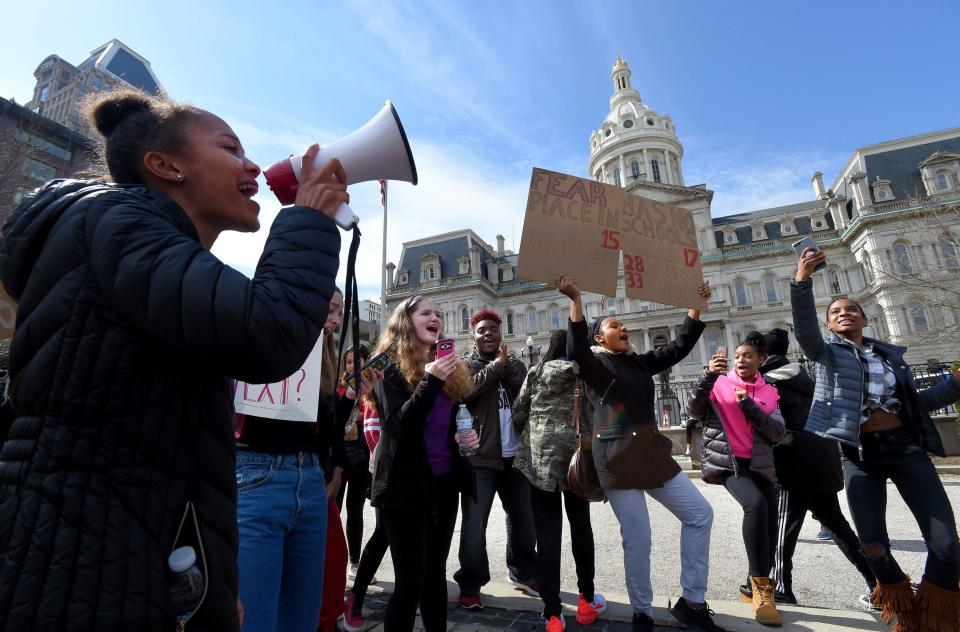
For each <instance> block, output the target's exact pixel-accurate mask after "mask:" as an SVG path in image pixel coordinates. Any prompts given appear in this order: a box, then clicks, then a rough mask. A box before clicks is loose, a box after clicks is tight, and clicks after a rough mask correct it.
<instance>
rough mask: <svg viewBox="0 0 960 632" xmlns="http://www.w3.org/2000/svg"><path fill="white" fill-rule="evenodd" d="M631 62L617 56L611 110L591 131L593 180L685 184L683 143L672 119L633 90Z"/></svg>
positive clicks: (624, 184) (590, 164)
mask: <svg viewBox="0 0 960 632" xmlns="http://www.w3.org/2000/svg"><path fill="white" fill-rule="evenodd" d="M631 74H632V73H631V72H630V66H628V65H627V62H625V61H623V59H621V58H620V56H619V55H617V60H616V62H614V64H613V70H612V71H611V79H612V80H613V95H612V96H611V97H610V111H609V113H608V114H607V116H606V118H605V119H604V120H603V122H602V123H601V124H600V129H598V130H596V131H595V132H593V133H592V134H591V135H590V163H589V166H588V169H589V171H590V174H591V175H592V176H593V178H594V179H595V180H599V181H601V182H606V183H608V184H616V185H617V186H623V187H627V186H629V185H630V184H632V183H634V182H638V181H649V182H659V183H662V184H672V185H678V186H683V172H682V171H681V168H680V161H681V160H682V158H683V145H681V144H680V141H679V140H678V139H677V134H676V130H675V129H674V127H673V120H672V119H671V118H670V117H669V116H668V115H666V114H663V115H661V114H657V113H656V112H654V111H653V110H652V109H650V108H649V107H647V105H646V104H645V103H643V102H642V100H641V99H640V93H639V92H637V91H636V90H634V89H633V87H632V85H631V82H630V78H631Z"/></svg>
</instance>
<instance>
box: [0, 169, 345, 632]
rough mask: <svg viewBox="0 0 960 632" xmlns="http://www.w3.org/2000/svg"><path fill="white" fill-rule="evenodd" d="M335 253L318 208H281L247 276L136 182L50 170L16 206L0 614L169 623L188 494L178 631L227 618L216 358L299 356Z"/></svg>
mask: <svg viewBox="0 0 960 632" xmlns="http://www.w3.org/2000/svg"><path fill="white" fill-rule="evenodd" d="M339 251H340V236H339V233H338V231H337V228H336V225H335V224H334V223H333V222H332V221H331V220H330V219H328V218H327V217H326V216H324V215H323V214H322V213H319V212H317V211H314V210H312V209H308V208H301V207H294V208H291V209H288V210H284V211H283V212H281V213H280V215H279V216H278V217H277V219H276V220H275V221H274V223H273V227H272V229H271V231H270V237H269V238H268V240H267V242H266V247H265V249H264V252H263V255H262V257H261V259H260V264H259V266H258V268H257V274H256V276H255V278H254V280H253V281H251V280H249V279H247V278H246V277H244V276H243V275H242V274H241V273H239V272H237V271H236V270H233V269H231V268H229V267H227V266H225V265H223V264H222V263H221V262H220V261H219V260H218V259H217V258H216V257H214V256H213V255H212V254H210V252H208V251H207V250H205V249H204V248H203V247H202V246H201V244H200V241H199V238H198V236H197V233H196V230H195V229H194V226H193V224H192V223H191V221H190V220H189V218H188V217H187V216H186V214H185V213H184V211H183V210H182V209H181V208H180V206H178V205H177V204H176V203H175V202H173V200H171V199H170V198H168V197H167V196H165V195H163V194H161V193H158V192H155V191H152V190H149V189H146V188H143V187H136V188H134V187H117V186H109V185H102V184H96V183H91V182H81V181H75V180H74V181H69V180H68V181H55V182H53V183H50V184H49V185H47V186H45V187H44V188H42V189H41V190H39V191H38V193H37V194H36V195H35V197H32V198H30V199H28V200H27V201H25V202H24V203H23V204H22V205H21V206H20V207H19V208H18V210H17V211H16V213H15V214H14V215H13V216H12V217H11V218H10V220H9V221H8V222H7V225H6V226H5V227H4V235H3V241H2V244H0V270H2V280H3V284H4V285H5V287H6V289H7V291H8V292H9V293H10V295H11V296H13V297H14V298H15V299H17V300H18V301H19V311H18V314H17V330H16V334H15V336H14V338H13V342H12V345H11V352H10V372H11V375H12V381H11V387H10V392H11V397H12V399H13V402H14V408H15V411H16V416H17V417H16V420H15V421H14V422H13V425H12V427H11V429H10V432H9V436H8V437H6V442H5V443H4V444H3V447H2V452H0V630H11V631H14V630H16V631H20V630H43V631H44V632H54V631H56V630H164V631H169V630H173V629H175V623H174V614H175V613H174V612H173V611H172V607H171V604H170V599H169V592H168V590H169V589H168V585H167V575H166V558H167V555H168V554H169V553H170V550H171V549H172V548H173V547H174V544H175V542H174V540H175V535H176V533H177V529H178V527H179V525H180V521H181V518H182V517H183V515H184V511H185V508H186V507H187V505H188V503H192V505H193V506H194V507H195V508H196V513H197V517H198V520H197V522H198V525H199V529H197V528H195V527H194V526H193V522H192V521H188V523H187V525H186V527H185V529H184V536H187V539H186V540H183V542H188V543H190V544H193V545H194V546H195V548H196V547H200V549H199V550H198V558H200V559H201V562H205V567H206V569H207V578H208V582H207V583H208V590H207V594H206V597H205V600H204V602H203V604H202V605H201V607H200V609H199V611H198V613H197V615H196V617H195V618H194V619H193V620H192V621H191V622H190V623H188V625H187V629H188V630H234V631H235V630H236V629H237V613H236V599H237V567H236V554H237V526H236V479H235V473H234V437H233V406H232V399H233V398H232V396H231V389H230V384H229V382H228V378H227V376H228V375H230V376H235V377H237V378H240V379H242V380H245V381H248V382H254V383H260V382H271V381H275V380H279V379H282V378H283V377H285V376H287V375H289V374H291V373H293V372H294V371H295V370H296V369H297V368H298V367H299V366H300V365H301V363H302V362H303V361H304V360H305V358H306V356H307V354H308V353H309V351H310V350H311V348H312V347H313V345H314V343H315V342H316V339H317V336H318V335H319V334H320V330H321V327H322V326H323V323H324V320H325V319H326V313H327V309H328V300H329V298H330V296H331V295H332V294H333V291H334V277H335V275H336V271H337V267H338V256H339ZM198 531H199V538H198V537H197V536H196V533H197V532H198ZM201 554H202V558H201Z"/></svg>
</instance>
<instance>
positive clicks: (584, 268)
mask: <svg viewBox="0 0 960 632" xmlns="http://www.w3.org/2000/svg"><path fill="white" fill-rule="evenodd" d="M621 252H622V253H623V276H624V287H625V290H626V295H627V296H629V297H631V298H640V299H644V300H648V301H654V302H656V303H664V304H667V305H676V306H678V307H692V308H698V309H699V308H703V307H706V301H705V300H704V299H703V297H701V296H700V295H699V294H698V293H697V288H698V287H699V285H700V283H701V282H702V279H703V273H702V271H701V267H700V250H699V248H698V246H697V232H696V228H695V226H694V223H693V213H691V212H690V211H689V210H687V209H685V208H681V207H679V206H674V205H672V204H665V203H663V202H657V201H656V200H650V199H647V198H643V197H640V196H637V195H631V194H629V193H627V192H626V191H625V190H624V189H622V188H621V187H618V186H614V185H611V184H604V183H602V182H596V181H595V180H587V179H585V178H578V177H576V176H570V175H565V174H562V173H556V172H553V171H547V170H545V169H539V168H535V169H534V170H533V176H532V177H531V180H530V194H529V196H528V198H527V211H526V215H525V217H524V220H523V235H522V236H521V238H520V258H519V261H518V264H517V273H518V274H519V275H520V276H522V277H525V278H528V279H534V280H537V281H546V282H548V283H549V282H553V280H554V279H555V278H556V277H557V276H558V275H560V274H570V275H573V276H575V277H576V278H577V285H578V286H580V288H581V289H585V290H590V291H591V292H597V293H599V294H604V295H606V296H615V295H616V289H617V268H618V264H619V262H620V254H621Z"/></svg>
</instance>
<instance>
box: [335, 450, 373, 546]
mask: <svg viewBox="0 0 960 632" xmlns="http://www.w3.org/2000/svg"><path fill="white" fill-rule="evenodd" d="M369 488H370V461H361V462H360V463H355V464H353V465H350V466H348V467H347V468H345V469H344V470H343V477H342V479H341V482H340V490H339V491H338V492H337V508H338V509H342V508H343V497H344V494H346V497H347V529H346V531H347V549H348V550H349V551H350V563H351V564H357V563H359V561H360V547H361V546H362V545H363V503H364V502H365V501H366V500H367V490H368V489H369Z"/></svg>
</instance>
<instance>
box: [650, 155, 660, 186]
mask: <svg viewBox="0 0 960 632" xmlns="http://www.w3.org/2000/svg"><path fill="white" fill-rule="evenodd" d="M650 171H652V172H653V181H654V182H661V180H660V162H659V161H658V160H657V159H656V158H654V159H653V160H651V161H650Z"/></svg>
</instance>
